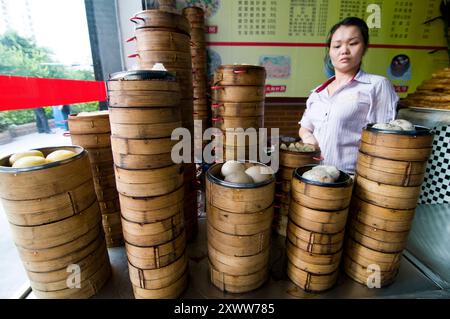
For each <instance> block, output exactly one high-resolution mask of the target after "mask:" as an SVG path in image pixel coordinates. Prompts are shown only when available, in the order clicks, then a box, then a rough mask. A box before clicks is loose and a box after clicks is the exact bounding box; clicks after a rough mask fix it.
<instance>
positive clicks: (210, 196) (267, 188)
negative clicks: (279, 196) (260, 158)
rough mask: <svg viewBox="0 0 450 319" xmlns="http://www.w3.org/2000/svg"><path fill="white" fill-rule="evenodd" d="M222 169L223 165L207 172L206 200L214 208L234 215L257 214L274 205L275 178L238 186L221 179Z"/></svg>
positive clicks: (213, 167)
mask: <svg viewBox="0 0 450 319" xmlns="http://www.w3.org/2000/svg"><path fill="white" fill-rule="evenodd" d="M246 165H249V164H246ZM259 165H262V164H259ZM221 168H222V164H215V165H213V166H211V167H210V168H209V170H208V172H207V178H206V199H207V201H208V202H209V203H210V204H211V205H212V206H215V207H217V208H219V209H222V210H225V211H230V212H234V213H255V212H259V211H261V210H264V209H265V208H267V207H269V206H271V205H272V203H273V198H274V190H275V185H274V177H272V178H270V179H268V180H267V181H265V182H262V183H259V184H239V185H236V184H233V183H228V182H225V181H223V180H221V179H219V177H218V176H219V174H220V170H221Z"/></svg>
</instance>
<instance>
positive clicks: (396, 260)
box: [345, 237, 402, 271]
mask: <svg viewBox="0 0 450 319" xmlns="http://www.w3.org/2000/svg"><path fill="white" fill-rule="evenodd" d="M345 255H346V257H345V258H351V259H352V260H353V261H354V262H356V263H358V264H359V265H361V266H363V267H369V266H370V265H374V264H375V265H378V266H379V267H380V270H381V271H395V270H397V269H398V267H399V265H400V262H401V259H402V252H399V253H383V252H379V251H376V250H372V249H370V248H367V247H365V246H363V245H361V244H359V243H358V242H356V241H354V240H353V239H352V238H350V237H348V238H347V240H346V243H345ZM347 256H348V257H347Z"/></svg>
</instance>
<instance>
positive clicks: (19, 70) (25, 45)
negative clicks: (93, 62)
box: [0, 31, 98, 132]
mask: <svg viewBox="0 0 450 319" xmlns="http://www.w3.org/2000/svg"><path fill="white" fill-rule="evenodd" d="M51 54H52V53H51V52H50V51H49V50H48V49H47V48H43V47H39V46H37V45H36V43H34V41H33V40H32V39H27V38H23V37H21V36H19V35H18V34H17V33H15V32H11V31H8V32H6V33H4V34H3V35H0V74H5V75H16V76H35V77H42V78H64V79H75V80H94V74H93V71H91V70H71V69H69V68H67V67H66V66H63V65H59V64H57V61H55V60H54V59H53V58H52V56H51ZM44 109H45V113H46V115H47V117H48V118H52V117H53V113H52V108H51V107H46V108H44ZM95 110H98V102H91V103H82V104H73V105H71V112H72V113H79V112H82V111H85V112H86V111H95ZM34 121H35V116H34V111H33V109H27V110H20V111H4V112H0V132H2V131H4V130H6V129H7V128H8V127H9V126H10V125H20V124H25V123H31V122H34Z"/></svg>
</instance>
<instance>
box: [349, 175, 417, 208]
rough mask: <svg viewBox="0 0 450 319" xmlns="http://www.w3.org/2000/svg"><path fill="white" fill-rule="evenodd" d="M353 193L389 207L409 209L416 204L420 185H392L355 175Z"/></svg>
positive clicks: (368, 200) (381, 205) (372, 202)
mask: <svg viewBox="0 0 450 319" xmlns="http://www.w3.org/2000/svg"><path fill="white" fill-rule="evenodd" d="M355 184H356V187H355V194H356V196H358V197H359V198H360V199H362V200H364V201H366V202H369V203H371V204H374V205H376V206H380V207H385V208H389V209H399V210H410V209H414V208H415V207H416V206H417V199H418V198H419V195H420V192H421V187H420V186H408V187H404V186H393V185H386V184H381V183H377V182H374V181H371V180H368V179H366V178H364V177H362V176H360V175H356V176H355Z"/></svg>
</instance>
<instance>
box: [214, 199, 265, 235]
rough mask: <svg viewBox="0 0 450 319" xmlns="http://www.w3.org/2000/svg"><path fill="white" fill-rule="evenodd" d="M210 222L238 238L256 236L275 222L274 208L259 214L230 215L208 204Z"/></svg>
mask: <svg viewBox="0 0 450 319" xmlns="http://www.w3.org/2000/svg"><path fill="white" fill-rule="evenodd" d="M206 205H207V208H206V210H207V211H208V222H209V223H210V224H211V226H213V227H214V228H215V229H217V230H218V231H220V232H222V233H227V234H230V235H236V236H246V235H255V234H258V233H261V232H263V231H264V230H266V229H269V228H270V225H271V224H272V220H273V207H269V208H267V209H265V210H263V211H260V212H257V213H248V214H236V213H230V212H227V211H224V210H221V209H219V208H216V207H214V206H211V205H209V204H208V203H207V204H206Z"/></svg>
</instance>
